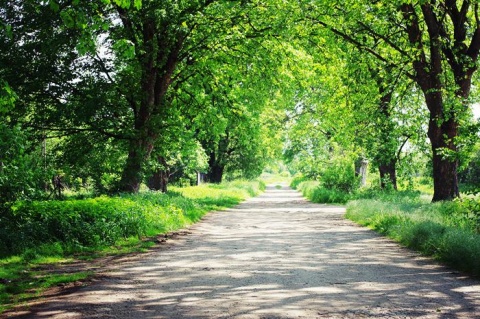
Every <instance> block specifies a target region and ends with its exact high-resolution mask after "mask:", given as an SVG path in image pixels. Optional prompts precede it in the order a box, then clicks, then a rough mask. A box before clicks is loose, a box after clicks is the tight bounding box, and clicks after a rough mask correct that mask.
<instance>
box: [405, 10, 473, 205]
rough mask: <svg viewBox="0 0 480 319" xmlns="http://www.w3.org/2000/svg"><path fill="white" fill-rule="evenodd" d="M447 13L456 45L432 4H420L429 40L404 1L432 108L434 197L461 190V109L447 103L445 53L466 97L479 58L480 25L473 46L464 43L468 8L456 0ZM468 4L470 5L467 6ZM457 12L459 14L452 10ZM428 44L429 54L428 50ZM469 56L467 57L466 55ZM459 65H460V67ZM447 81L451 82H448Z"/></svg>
mask: <svg viewBox="0 0 480 319" xmlns="http://www.w3.org/2000/svg"><path fill="white" fill-rule="evenodd" d="M447 7H448V11H447V12H448V13H449V15H450V16H451V18H452V19H453V20H454V22H455V23H454V35H455V40H456V41H455V42H454V47H448V46H447V45H444V44H442V39H441V32H443V31H444V30H445V29H444V26H443V25H441V24H440V23H441V22H442V21H443V20H441V19H439V18H438V17H437V16H436V13H435V11H434V9H433V7H432V5H431V4H430V3H428V2H425V3H423V4H421V9H422V14H423V18H424V21H425V23H426V25H427V32H428V37H429V41H428V42H425V43H424V42H423V39H424V34H423V31H422V28H421V27H420V18H419V16H418V15H417V13H416V12H415V9H414V7H413V5H412V4H403V5H402V6H401V10H402V12H403V14H404V17H405V18H406V21H408V24H407V32H408V36H409V40H410V43H411V44H412V45H413V46H414V47H415V48H416V49H417V55H416V59H415V61H414V62H413V67H414V69H415V72H416V74H415V81H416V82H417V84H418V85H419V86H420V88H421V89H422V92H423V94H424V96H425V102H426V104H427V107H428V110H429V111H430V121H429V124H428V137H429V139H430V143H431V146H432V164H433V188H434V194H433V199H432V201H434V202H435V201H442V200H452V199H453V198H455V197H458V196H459V191H458V177H457V168H458V159H457V154H456V153H457V147H456V145H455V139H456V138H457V137H458V133H459V132H458V127H459V124H458V117H457V112H462V110H455V109H448V108H447V106H446V105H445V101H444V98H445V95H444V94H445V93H444V92H445V90H446V88H445V83H444V82H443V81H442V80H443V79H444V78H446V76H445V70H444V64H443V61H444V59H443V55H442V53H443V54H445V55H446V57H447V59H446V60H447V61H448V63H449V64H450V66H451V68H452V71H453V72H454V75H455V84H456V85H457V89H456V90H455V91H456V92H455V95H456V96H455V98H457V99H458V101H462V102H463V101H465V99H466V98H467V97H468V95H469V88H470V79H471V75H472V74H473V72H474V70H475V69H476V67H475V63H473V66H469V63H470V62H469V61H468V59H471V60H472V61H476V59H477V57H478V50H479V48H480V46H479V45H480V28H478V27H477V30H476V31H475V36H474V37H473V38H472V43H471V46H470V48H468V49H467V47H465V46H464V42H465V40H466V34H467V33H466V32H464V31H465V30H466V29H465V22H466V16H465V14H466V11H465V12H463V10H462V12H460V11H458V12H457V8H456V2H455V1H452V2H449V3H448V4H447ZM466 8H468V7H466ZM452 12H456V14H452ZM425 47H428V54H426V52H425ZM467 56H468V58H467ZM457 67H458V68H457ZM447 84H448V83H447Z"/></svg>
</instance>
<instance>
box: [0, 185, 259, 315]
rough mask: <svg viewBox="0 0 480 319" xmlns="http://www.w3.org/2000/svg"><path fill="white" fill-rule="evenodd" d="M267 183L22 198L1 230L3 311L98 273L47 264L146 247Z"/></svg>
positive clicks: (0, 309)
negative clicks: (27, 200)
mask: <svg viewBox="0 0 480 319" xmlns="http://www.w3.org/2000/svg"><path fill="white" fill-rule="evenodd" d="M264 189H265V184H264V183H262V182H247V181H235V182H229V183H224V184H220V185H201V186H198V187H197V186H195V187H185V188H174V187H172V188H171V191H170V192H169V193H168V194H161V193H157V192H144V193H139V194H137V195H124V196H120V197H116V198H107V197H102V198H97V199H81V200H66V201H49V202H31V203H18V204H17V206H15V207H16V210H14V212H13V213H12V212H10V215H9V216H7V217H8V218H10V219H8V220H6V219H4V220H3V221H6V222H10V224H8V227H5V228H4V229H3V230H2V232H3V233H0V245H1V246H2V247H3V250H2V255H3V257H2V258H0V313H1V312H3V311H5V310H7V309H9V308H11V307H13V306H15V305H16V304H19V303H22V302H25V301H27V300H29V299H31V298H35V297H36V296H38V295H39V294H41V293H42V292H43V291H44V290H45V289H47V288H49V287H52V286H56V285H58V284H65V283H69V282H76V281H79V280H85V279H88V278H89V277H91V276H92V275H93V274H92V273H91V272H84V271H82V270H81V269H79V271H78V272H73V273H62V272H61V271H60V272H58V271H49V270H48V269H55V268H58V267H61V264H64V263H71V262H73V261H78V260H84V261H91V260H94V259H96V258H100V257H104V256H111V255H118V254H127V253H132V252H144V251H147V250H148V249H149V248H151V247H152V246H154V245H155V239H156V238H155V236H158V235H161V234H165V233H168V232H171V231H175V230H178V229H181V228H184V227H187V226H188V225H190V224H193V223H195V222H197V221H198V220H200V219H201V218H202V216H204V215H205V214H206V213H207V212H209V211H212V210H220V209H224V208H227V207H232V206H234V205H236V204H238V203H240V202H241V201H243V200H245V199H246V198H248V197H251V196H256V195H258V194H260V193H261V192H262V191H263V190H264ZM0 217H2V216H0ZM2 218H3V217H2ZM0 221H1V220H0ZM22 223H23V224H22ZM14 226H15V227H17V228H14ZM62 227H63V228H62ZM77 227H78V228H77ZM85 234H87V235H88V236H91V237H93V238H90V239H89V238H88V237H86V236H85ZM4 247H14V250H11V251H8V250H6V249H5V248H4Z"/></svg>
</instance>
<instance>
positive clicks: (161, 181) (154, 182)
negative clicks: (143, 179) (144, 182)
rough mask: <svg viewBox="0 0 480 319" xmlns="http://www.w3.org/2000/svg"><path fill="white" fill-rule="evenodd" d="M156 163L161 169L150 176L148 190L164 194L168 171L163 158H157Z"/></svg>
mask: <svg viewBox="0 0 480 319" xmlns="http://www.w3.org/2000/svg"><path fill="white" fill-rule="evenodd" d="M158 162H159V163H160V164H161V165H162V168H161V169H158V170H157V171H155V172H153V174H152V176H150V178H149V179H148V188H150V189H153V190H156V191H161V192H162V193H166V192H167V190H168V189H167V187H168V179H169V177H170V172H169V171H168V168H167V162H166V161H165V158H163V157H161V156H159V157H158Z"/></svg>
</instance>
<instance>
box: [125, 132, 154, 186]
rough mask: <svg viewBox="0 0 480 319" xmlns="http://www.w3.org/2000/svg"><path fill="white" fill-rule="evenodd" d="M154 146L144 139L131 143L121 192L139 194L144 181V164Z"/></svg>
mask: <svg viewBox="0 0 480 319" xmlns="http://www.w3.org/2000/svg"><path fill="white" fill-rule="evenodd" d="M152 149H153V144H151V143H148V142H146V141H145V140H143V139H136V140H132V141H131V142H130V146H129V152H128V157H127V161H126V163H125V166H124V169H123V173H122V177H121V179H120V185H119V188H118V190H119V191H120V192H127V193H137V192H138V190H139V189H140V185H141V183H142V181H143V164H144V162H145V160H146V159H147V158H148V157H149V156H150V153H151V152H152Z"/></svg>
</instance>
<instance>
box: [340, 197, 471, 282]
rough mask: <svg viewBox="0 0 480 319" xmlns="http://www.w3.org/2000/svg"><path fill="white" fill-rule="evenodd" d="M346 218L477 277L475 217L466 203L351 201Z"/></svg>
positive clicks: (413, 199) (398, 199) (395, 199)
mask: <svg viewBox="0 0 480 319" xmlns="http://www.w3.org/2000/svg"><path fill="white" fill-rule="evenodd" d="M346 217H347V218H349V219H351V220H352V221H354V222H356V223H359V224H361V225H364V226H368V227H369V228H371V229H373V230H375V231H377V232H379V233H381V234H384V235H386V236H388V237H390V238H392V239H394V240H396V241H398V242H400V243H402V244H403V245H405V246H406V247H409V248H412V249H414V250H417V251H419V252H421V253H422V254H424V255H426V256H431V257H434V258H435V259H437V260H439V261H442V262H444V263H445V264H447V265H450V266H451V267H453V268H455V269H458V270H461V271H464V272H467V273H470V274H472V275H475V276H480V234H479V233H478V213H475V212H474V211H472V209H471V207H470V204H466V202H460V201H458V202H444V203H434V204H432V203H430V202H428V201H427V200H425V199H422V198H421V197H420V196H419V195H417V196H414V195H411V194H410V195H409V196H405V195H403V196H402V195H401V194H400V195H389V196H386V195H384V196H383V198H380V199H359V200H353V201H350V202H349V203H348V204H347V214H346Z"/></svg>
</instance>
